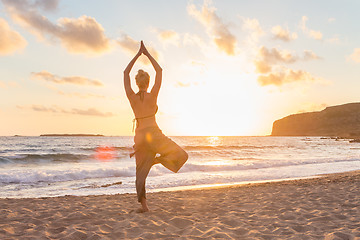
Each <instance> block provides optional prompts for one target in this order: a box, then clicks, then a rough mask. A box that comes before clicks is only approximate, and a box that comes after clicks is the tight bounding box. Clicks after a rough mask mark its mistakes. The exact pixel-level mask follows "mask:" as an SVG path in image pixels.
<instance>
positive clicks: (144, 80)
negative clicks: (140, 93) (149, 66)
mask: <svg viewBox="0 0 360 240" xmlns="http://www.w3.org/2000/svg"><path fill="white" fill-rule="evenodd" d="M135 80H136V85H138V87H139V88H147V87H148V86H149V81H150V75H149V74H148V73H147V72H145V71H144V70H142V69H139V70H138V73H137V74H136V76H135Z"/></svg>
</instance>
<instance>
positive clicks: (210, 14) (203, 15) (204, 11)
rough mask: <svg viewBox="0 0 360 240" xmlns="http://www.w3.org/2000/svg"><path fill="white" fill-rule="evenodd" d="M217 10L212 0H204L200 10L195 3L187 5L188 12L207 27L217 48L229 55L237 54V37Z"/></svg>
mask: <svg viewBox="0 0 360 240" xmlns="http://www.w3.org/2000/svg"><path fill="white" fill-rule="evenodd" d="M215 10H216V9H215V8H214V7H211V6H210V1H204V3H203V6H202V8H201V10H198V9H197V8H196V6H195V5H194V4H189V5H188V6H187V12H188V14H189V15H190V16H192V17H194V18H195V19H196V20H197V21H199V22H200V23H201V24H202V25H203V26H204V27H205V28H206V29H207V34H208V35H209V36H210V37H211V38H212V41H213V42H214V43H215V45H216V46H217V48H218V49H219V50H220V51H222V52H225V53H226V54H228V55H235V49H236V38H235V36H234V35H233V34H232V33H231V32H230V30H229V28H228V26H227V25H225V24H224V23H223V22H222V20H221V19H220V17H219V16H218V15H217V14H216V13H215Z"/></svg>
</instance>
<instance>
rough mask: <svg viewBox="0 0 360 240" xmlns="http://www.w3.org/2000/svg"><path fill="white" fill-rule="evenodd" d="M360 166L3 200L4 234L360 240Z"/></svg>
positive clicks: (0, 223) (0, 222)
mask: <svg viewBox="0 0 360 240" xmlns="http://www.w3.org/2000/svg"><path fill="white" fill-rule="evenodd" d="M359 187H360V170H356V171H351V172H343V173H335V174H326V175H321V176H319V177H316V178H309V179H298V180H285V181H277V182H266V183H249V184H242V185H233V186H217V187H210V188H202V189H192V190H179V191H172V192H170V191H166V192H153V193H148V194H147V198H148V201H149V206H150V209H151V212H148V213H144V214H138V213H136V209H137V208H138V205H139V204H138V203H137V201H136V194H116V195H92V196H62V197H45V198H7V199H6V198H5V199H0V205H1V206H2V207H1V210H0V211H1V216H2V218H1V219H0V238H1V239H3V238H7V239H21V238H24V237H27V238H51V239H119V238H127V239H137V238H142V239H159V238H166V239H174V238H176V239H179V238H180V239H208V238H216V237H217V238H222V239H360V191H359Z"/></svg>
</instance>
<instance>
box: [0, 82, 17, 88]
mask: <svg viewBox="0 0 360 240" xmlns="http://www.w3.org/2000/svg"><path fill="white" fill-rule="evenodd" d="M18 86H19V84H18V83H17V82H14V81H10V82H2V81H0V88H4V89H7V88H14V87H18Z"/></svg>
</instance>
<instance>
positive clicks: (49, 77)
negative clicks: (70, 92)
mask: <svg viewBox="0 0 360 240" xmlns="http://www.w3.org/2000/svg"><path fill="white" fill-rule="evenodd" d="M31 77H32V78H33V79H36V80H42V81H47V82H52V83H57V84H75V85H92V86H97V87H100V86H103V84H102V82H100V81H98V80H93V79H90V78H86V77H81V76H71V77H59V76H57V75H54V74H52V73H49V72H47V71H41V72H32V73H31Z"/></svg>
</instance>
